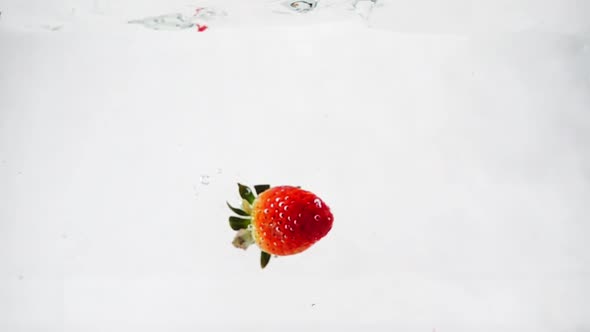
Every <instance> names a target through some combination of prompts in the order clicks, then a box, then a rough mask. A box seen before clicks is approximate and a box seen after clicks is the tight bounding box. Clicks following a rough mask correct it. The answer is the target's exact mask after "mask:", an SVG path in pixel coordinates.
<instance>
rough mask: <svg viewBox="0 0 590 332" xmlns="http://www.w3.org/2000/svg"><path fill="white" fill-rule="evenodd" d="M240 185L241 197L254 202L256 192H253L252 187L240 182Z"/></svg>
mask: <svg viewBox="0 0 590 332" xmlns="http://www.w3.org/2000/svg"><path fill="white" fill-rule="evenodd" d="M238 187H239V189H240V197H242V198H243V199H245V200H246V201H248V203H250V204H252V203H254V198H255V197H254V194H253V193H252V189H250V188H248V187H247V186H245V185H243V184H241V183H238Z"/></svg>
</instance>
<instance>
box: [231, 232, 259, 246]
mask: <svg viewBox="0 0 590 332" xmlns="http://www.w3.org/2000/svg"><path fill="white" fill-rule="evenodd" d="M255 242H256V241H255V240H254V236H252V228H251V227H248V228H243V229H240V230H239V231H238V232H237V233H236V237H234V240H233V241H232V244H233V245H234V247H236V248H240V249H244V250H246V249H248V247H249V246H250V245H252V244H254V243H255Z"/></svg>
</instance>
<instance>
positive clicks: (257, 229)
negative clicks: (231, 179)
mask: <svg viewBox="0 0 590 332" xmlns="http://www.w3.org/2000/svg"><path fill="white" fill-rule="evenodd" d="M238 186H239V189H240V196H241V197H242V199H243V200H242V208H241V209H238V208H234V207H232V206H231V205H229V204H228V206H229V208H230V209H231V210H232V211H233V212H235V213H236V214H238V215H239V216H240V217H235V216H232V217H230V218H229V222H230V226H231V227H232V229H234V230H237V231H238V232H237V234H236V237H235V239H234V241H233V244H234V246H236V247H237V248H242V249H246V248H248V246H249V245H251V244H253V243H256V244H257V245H258V247H260V249H261V250H262V254H261V265H262V267H263V268H264V267H265V266H266V264H268V261H269V260H270V255H276V256H287V255H294V254H297V253H300V252H302V251H304V250H306V249H307V248H309V247H311V245H313V244H314V243H316V242H317V241H319V240H320V239H321V238H323V237H324V236H326V234H328V232H329V231H330V229H331V228H332V222H333V220H334V217H333V216H332V213H331V212H330V208H329V207H328V206H327V205H326V203H324V201H322V200H321V199H320V198H319V197H317V196H316V195H315V194H313V193H311V192H309V191H306V190H303V189H301V188H299V187H291V186H279V187H273V188H270V186H268V185H261V186H254V189H255V190H256V193H257V194H258V197H255V196H254V193H253V192H252V190H250V188H248V187H246V186H244V185H241V184H238Z"/></svg>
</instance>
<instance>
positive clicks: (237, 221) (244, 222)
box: [229, 216, 250, 231]
mask: <svg viewBox="0 0 590 332" xmlns="http://www.w3.org/2000/svg"><path fill="white" fill-rule="evenodd" d="M248 225H250V219H242V218H238V217H234V216H231V217H229V226H230V227H231V228H232V229H233V230H234V231H237V230H240V229H244V228H248Z"/></svg>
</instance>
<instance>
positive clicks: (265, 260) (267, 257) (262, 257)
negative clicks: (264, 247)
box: [260, 251, 270, 269]
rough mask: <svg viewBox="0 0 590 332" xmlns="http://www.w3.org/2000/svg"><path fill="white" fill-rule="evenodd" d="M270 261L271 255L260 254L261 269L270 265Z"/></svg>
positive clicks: (262, 252)
mask: <svg viewBox="0 0 590 332" xmlns="http://www.w3.org/2000/svg"><path fill="white" fill-rule="evenodd" d="M269 261H270V254H269V253H267V252H264V251H261V252H260V267H262V268H263V269H264V268H265V267H266V266H267V265H268V262H269Z"/></svg>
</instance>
